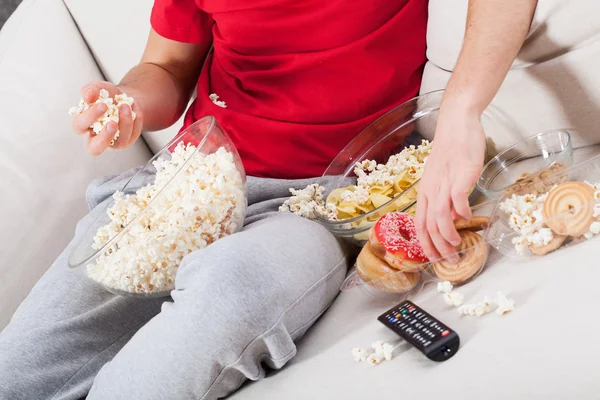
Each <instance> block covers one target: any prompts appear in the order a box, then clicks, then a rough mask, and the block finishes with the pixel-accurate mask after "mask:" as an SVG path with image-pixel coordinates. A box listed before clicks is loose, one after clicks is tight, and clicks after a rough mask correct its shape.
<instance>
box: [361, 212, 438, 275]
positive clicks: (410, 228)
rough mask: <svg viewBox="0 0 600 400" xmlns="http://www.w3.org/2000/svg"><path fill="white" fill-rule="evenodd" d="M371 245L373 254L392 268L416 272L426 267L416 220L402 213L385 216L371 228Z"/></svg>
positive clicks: (425, 258)
mask: <svg viewBox="0 0 600 400" xmlns="http://www.w3.org/2000/svg"><path fill="white" fill-rule="evenodd" d="M369 243H370V245H371V249H372V251H373V253H374V254H375V255H376V256H377V257H379V258H381V259H382V260H385V261H386V262H387V263H388V264H389V265H390V266H391V267H392V268H396V269H398V270H400V271H405V272H407V271H414V270H415V269H420V268H417V267H418V266H422V267H425V265H424V263H426V262H427V257H425V252H424V251H423V247H421V243H419V241H418V239H417V230H416V228H415V219H414V218H413V217H412V216H410V215H408V214H404V213H401V212H391V213H388V214H385V215H384V216H383V217H381V218H380V219H379V221H377V223H376V224H375V225H374V226H373V227H372V228H371V231H370V233H369Z"/></svg>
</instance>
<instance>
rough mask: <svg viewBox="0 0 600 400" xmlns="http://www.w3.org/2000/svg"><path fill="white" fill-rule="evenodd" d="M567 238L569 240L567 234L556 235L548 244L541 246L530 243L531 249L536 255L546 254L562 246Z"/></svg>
mask: <svg viewBox="0 0 600 400" xmlns="http://www.w3.org/2000/svg"><path fill="white" fill-rule="evenodd" d="M565 240H567V236H561V235H554V237H553V238H552V240H551V241H550V242H549V243H548V244H546V245H539V246H534V245H530V246H529V250H531V252H532V253H533V254H535V255H536V256H545V255H546V254H548V253H551V252H553V251H554V250H556V249H558V248H559V247H560V246H562V245H563V243H564V242H565Z"/></svg>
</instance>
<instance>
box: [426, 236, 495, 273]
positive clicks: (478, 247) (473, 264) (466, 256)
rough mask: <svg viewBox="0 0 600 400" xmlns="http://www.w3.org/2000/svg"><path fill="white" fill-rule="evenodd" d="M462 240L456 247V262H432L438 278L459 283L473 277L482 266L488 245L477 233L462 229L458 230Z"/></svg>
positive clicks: (485, 258) (485, 259)
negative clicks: (458, 254)
mask: <svg viewBox="0 0 600 400" xmlns="http://www.w3.org/2000/svg"><path fill="white" fill-rule="evenodd" d="M458 234H459V235H460V237H461V239H462V241H461V243H460V246H459V247H458V248H457V251H458V252H461V253H462V254H461V257H460V260H459V261H458V263H457V264H451V263H450V262H449V261H447V260H440V261H438V262H435V263H432V267H433V270H434V271H435V274H436V275H437V276H438V278H440V279H442V280H444V281H450V282H452V283H461V282H464V281H466V280H467V279H469V278H471V277H473V276H474V275H475V274H476V273H477V272H479V270H480V269H481V268H482V267H483V265H484V264H485V262H486V261H487V257H488V246H487V244H486V243H485V242H484V241H483V238H482V237H481V236H479V235H478V234H477V233H474V232H471V231H468V230H464V231H460V232H458Z"/></svg>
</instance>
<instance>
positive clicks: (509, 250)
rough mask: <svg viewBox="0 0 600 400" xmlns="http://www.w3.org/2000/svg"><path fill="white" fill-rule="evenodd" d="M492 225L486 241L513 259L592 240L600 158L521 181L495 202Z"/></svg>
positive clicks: (598, 227) (599, 228)
mask: <svg viewBox="0 0 600 400" xmlns="http://www.w3.org/2000/svg"><path fill="white" fill-rule="evenodd" d="M545 170H546V168H542V169H541V171H545ZM534 172H536V171H534ZM537 172H539V171H537ZM534 176H536V177H539V176H540V175H539V174H535V175H534ZM491 221H492V222H491V224H490V226H489V228H488V230H487V232H486V241H487V242H488V243H490V244H491V245H492V246H493V247H495V248H496V249H497V250H499V251H500V252H501V253H503V254H504V255H507V256H513V257H520V258H523V257H525V258H528V257H540V256H545V255H547V254H549V253H552V252H554V251H556V250H559V249H561V248H563V247H566V246H569V245H572V244H576V243H580V242H584V241H587V240H590V239H593V238H595V237H596V236H598V235H600V157H595V158H591V159H588V160H586V161H583V162H581V163H579V164H575V165H573V166H571V167H569V168H564V169H559V170H557V171H555V172H553V173H551V174H548V175H544V176H543V177H540V179H525V180H522V181H520V182H519V185H518V188H517V189H516V190H513V191H511V192H510V193H506V194H505V195H504V196H503V197H501V198H500V199H499V200H498V202H497V206H496V209H495V211H494V214H493V216H492V219H491Z"/></svg>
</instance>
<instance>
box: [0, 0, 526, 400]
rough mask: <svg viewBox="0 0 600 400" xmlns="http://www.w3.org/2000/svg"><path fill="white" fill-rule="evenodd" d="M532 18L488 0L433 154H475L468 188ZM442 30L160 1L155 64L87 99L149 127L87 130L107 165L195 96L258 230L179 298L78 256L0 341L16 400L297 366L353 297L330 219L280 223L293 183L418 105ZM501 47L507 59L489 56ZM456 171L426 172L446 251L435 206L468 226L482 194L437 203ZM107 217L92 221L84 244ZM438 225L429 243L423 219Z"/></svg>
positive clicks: (203, 394)
mask: <svg viewBox="0 0 600 400" xmlns="http://www.w3.org/2000/svg"><path fill="white" fill-rule="evenodd" d="M525 5H526V6H525ZM534 8H535V1H533V0H528V1H523V0H519V1H516V0H512V1H506V0H472V9H471V13H470V15H469V29H468V32H467V39H468V40H467V41H466V42H465V49H464V51H463V56H462V57H461V65H460V68H459V69H458V70H457V72H456V77H457V78H456V79H454V80H453V83H451V85H450V87H449V91H448V95H447V96H446V99H445V102H444V110H445V109H448V110H449V111H447V112H445V111H442V113H441V117H440V128H439V130H438V136H436V146H435V147H434V148H437V147H438V146H439V147H441V145H439V144H438V143H443V145H444V146H450V147H453V146H456V145H460V146H464V148H461V151H463V150H464V153H465V154H466V155H470V158H469V159H468V160H467V161H465V162H464V164H462V167H461V168H459V169H458V170H450V171H448V172H450V173H453V174H455V176H461V175H462V174H463V173H464V172H465V171H469V172H472V171H471V169H473V170H474V169H475V167H474V165H475V164H478V163H479V164H481V161H482V160H481V157H482V154H483V152H482V151H481V152H479V150H481V143H480V142H481V141H480V140H479V137H477V136H476V135H478V134H480V132H479V131H480V126H479V125H478V124H479V123H478V121H477V114H478V113H480V111H481V109H482V107H483V108H485V103H486V101H489V98H491V96H493V92H494V90H496V89H497V86H498V85H499V83H500V82H501V81H502V78H503V74H505V73H506V69H507V66H508V65H510V62H511V61H512V58H513V57H514V55H515V54H516V50H515V49H518V48H519V46H520V43H521V42H522V40H523V38H524V32H526V31H527V28H528V25H529V21H530V19H531V14H532V12H533V9H534ZM426 19H427V4H426V2H425V1H424V0H404V1H384V0H373V1H370V2H349V1H333V2H326V3H323V2H315V1H303V2H292V1H281V2H279V4H277V3H274V2H272V1H259V2H254V3H252V4H244V3H241V2H221V1H219V2H218V1H214V0H212V1H211V0H197V1H192V0H169V1H167V0H157V1H156V2H155V6H154V9H153V12H152V27H153V30H152V32H151V33H150V36H149V39H148V44H147V47H146V51H145V53H144V56H143V58H142V61H141V63H140V64H139V65H138V66H136V67H134V68H133V69H132V70H131V71H130V72H129V73H128V74H127V75H126V76H125V77H124V78H123V80H122V81H121V83H120V84H119V85H118V86H115V85H113V84H111V83H107V82H95V83H91V84H90V85H88V86H86V87H84V88H83V90H82V93H83V96H84V99H85V100H86V101H88V102H92V101H94V100H95V99H96V98H97V96H98V93H99V90H100V89H101V88H105V89H107V90H108V91H109V92H110V94H111V95H115V94H118V93H121V92H125V93H127V94H128V95H129V96H132V97H134V98H135V99H136V102H135V103H134V104H133V107H132V111H134V112H136V113H137V118H136V120H135V121H132V119H131V113H130V110H129V109H128V108H127V107H126V106H124V107H122V108H121V110H120V113H121V120H120V123H119V126H116V124H114V123H110V124H109V125H108V126H107V127H106V129H105V130H104V131H102V132H101V133H100V134H99V135H97V136H93V135H91V134H90V131H89V129H88V127H89V126H90V124H91V123H92V122H93V121H94V120H95V119H96V118H98V116H100V115H101V114H102V113H103V112H104V108H103V106H98V107H95V108H92V109H90V110H88V111H87V112H85V113H84V114H82V115H81V116H78V117H75V118H74V120H73V127H74V130H75V131H76V132H78V133H80V134H83V135H86V136H87V138H88V150H89V152H90V153H91V154H94V155H99V154H101V153H102V152H103V151H105V150H107V149H108V148H109V147H110V145H109V143H110V141H111V139H112V137H113V136H114V132H116V130H117V129H119V130H120V132H121V134H120V136H119V139H118V140H117V141H116V143H115V144H114V146H112V147H113V148H117V149H119V148H125V147H127V146H128V145H130V144H131V143H133V142H134V141H135V140H137V139H138V138H139V136H140V134H141V132H142V130H157V129H161V128H164V127H166V126H169V125H171V124H173V123H174V122H175V121H176V120H177V119H178V117H179V116H180V115H181V113H182V112H183V111H184V109H185V106H186V104H187V102H188V100H189V97H190V94H191V92H192V90H193V88H194V86H195V85H196V84H197V85H198V92H197V93H198V97H197V100H196V101H195V103H194V105H192V107H191V108H190V110H189V111H188V112H187V115H186V122H185V125H186V126H187V125H189V124H191V123H192V122H193V121H194V120H196V119H198V118H201V117H203V116H205V115H209V114H212V115H215V116H216V118H217V120H218V121H219V122H220V124H221V125H222V126H223V127H224V128H225V130H226V131H227V132H228V133H229V134H230V136H231V137H232V139H233V140H234V142H235V144H236V146H237V147H238V150H239V152H240V155H241V157H242V159H243V161H244V166H245V168H246V172H247V174H248V175H249V176H250V178H249V180H248V185H249V203H250V206H249V210H248V218H247V221H246V227H245V229H244V231H243V232H241V233H238V234H236V235H232V236H230V237H227V238H224V239H221V240H219V241H217V242H216V243H214V244H213V245H211V246H209V247H208V248H206V249H203V250H200V251H197V252H194V253H192V254H190V255H189V256H188V257H186V258H185V260H184V262H183V263H182V265H181V266H180V270H179V273H178V276H177V280H176V289H175V291H174V292H173V293H172V301H171V300H169V301H166V302H164V301H163V300H138V299H133V298H127V297H119V296H115V295H112V294H110V293H107V292H105V291H104V290H102V289H100V288H97V287H96V286H95V285H93V284H92V283H90V282H89V281H88V280H86V278H85V277H84V276H83V274H82V273H81V272H79V271H74V270H69V269H68V267H67V265H66V264H67V262H66V260H67V258H68V256H69V253H70V251H71V249H72V245H70V246H69V247H68V248H67V249H66V250H65V252H64V253H63V254H62V255H61V256H60V257H59V258H58V259H57V260H56V262H55V263H54V265H53V266H52V267H51V268H50V270H49V271H48V273H47V274H46V275H45V276H44V277H43V278H42V279H41V280H40V282H38V284H37V285H36V287H35V288H34V289H33V290H32V292H31V294H30V296H29V297H28V298H27V299H26V300H25V301H24V303H23V304H22V306H21V307H20V308H19V310H18V311H17V313H16V314H15V316H14V318H13V320H12V321H11V323H10V324H9V326H8V327H7V328H6V329H5V331H3V333H2V335H0V398H2V399H4V398H6V399H50V398H52V399H79V398H82V397H84V396H86V395H87V398H88V399H111V400H112V399H115V400H116V399H214V398H220V397H223V396H225V395H227V394H228V393H231V392H232V391H234V390H235V389H236V388H237V387H239V386H240V385H241V384H242V383H243V382H244V381H245V380H246V379H252V380H257V379H260V378H262V377H263V376H264V374H265V370H264V368H265V366H268V367H270V368H281V367H282V366H283V365H284V364H285V363H286V362H287V361H288V360H290V359H291V358H292V357H293V356H294V354H295V352H296V348H295V345H294V342H295V341H296V340H297V339H298V338H300V337H301V336H302V335H303V334H304V333H305V332H306V331H307V329H308V328H309V327H310V326H311V325H312V324H313V323H314V321H315V320H316V319H317V318H318V317H319V316H320V315H321V314H322V313H323V312H325V310H326V309H327V307H328V306H329V304H330V303H331V302H332V301H333V300H334V298H335V296H336V295H337V293H338V290H339V287H340V284H341V282H342V280H343V278H344V276H345V274H346V268H347V263H348V260H347V253H346V251H345V249H344V248H343V247H342V246H341V245H340V243H339V242H338V241H337V240H336V239H335V238H333V237H332V236H331V235H330V234H329V233H328V232H327V231H325V230H324V229H323V228H321V227H320V226H319V225H317V224H315V223H313V222H310V221H306V220H303V219H301V218H299V217H296V216H293V215H282V214H278V213H276V212H275V211H276V210H277V208H278V206H279V205H280V204H281V201H282V198H284V197H285V196H287V195H288V193H287V190H288V188H289V187H302V186H305V185H306V184H307V183H311V182H312V181H314V179H313V178H314V177H316V176H319V175H320V174H321V173H322V172H323V170H324V169H325V168H326V166H327V165H328V163H329V162H330V161H331V159H332V158H333V157H334V156H335V155H336V154H337V153H338V152H339V151H340V150H341V149H342V148H343V147H344V146H345V145H346V144H347V143H348V142H349V141H350V140H351V139H352V138H353V137H354V136H355V135H356V134H358V133H359V132H360V131H361V130H362V129H363V128H364V127H366V126H367V125H368V124H369V123H370V122H372V121H373V120H375V119H376V118H377V117H379V116H381V115H382V114H383V113H385V112H386V111H388V110H390V109H391V108H393V107H394V106H396V105H398V104H400V103H402V102H404V101H405V100H407V99H409V98H411V97H413V96H414V95H416V94H417V93H418V90H419V85H420V79H421V73H422V69H423V65H424V62H425V26H426ZM482 27H484V28H485V29H482ZM488 41H493V43H492V44H493V46H494V48H495V49H496V52H495V53H494V54H491V55H490V54H486V51H487V49H489V46H490V43H488ZM484 44H485V49H486V50H483V48H484ZM211 45H213V46H214V51H213V52H212V53H211V54H210V55H208V58H207V54H208V53H209V49H210V47H211ZM487 57H490V59H489V61H488V59H487ZM205 59H206V63H204V60H205ZM480 63H481V64H480ZM203 64H204V67H202V66H203ZM474 65H479V66H480V67H481V68H482V71H481V72H479V71H473V69H474ZM484 76H485V77H486V78H487V79H483V77H484ZM212 93H215V94H217V95H218V96H219V97H220V100H222V101H224V102H225V103H226V108H222V107H219V106H217V105H216V104H214V103H213V102H212V101H211V100H210V99H209V95H210V94H212ZM450 111H453V112H450ZM457 111H463V112H458V113H456V112H457ZM463 129H464V130H465V133H464V134H463V133H461V132H457V130H463ZM459 134H460V135H462V136H459V140H457V141H456V143H455V142H453V141H452V140H451V139H452V137H453V135H459ZM469 135H473V136H472V138H473V140H470V139H469V138H470V136H469ZM445 148H447V147H445ZM447 165H448V161H447V157H445V154H444V153H443V152H441V151H439V152H435V153H434V154H432V156H431V158H430V167H428V168H427V171H426V173H425V176H424V178H423V180H424V183H423V186H422V187H423V189H424V190H422V191H421V194H420V195H421V200H422V201H423V202H424V203H426V205H428V206H425V207H424V208H420V210H419V221H421V225H420V227H421V234H422V236H423V240H424V244H425V245H426V248H427V250H428V254H430V255H433V252H434V251H440V252H444V251H445V250H446V248H445V247H444V246H443V243H442V242H441V241H440V240H439V237H438V236H436V230H435V226H439V229H438V231H439V232H442V235H449V236H448V237H447V238H446V237H445V236H444V238H445V239H446V240H448V241H450V242H453V240H454V238H453V237H452V232H451V231H450V230H448V229H446V228H445V225H444V224H445V223H446V222H447V219H448V218H449V217H448V216H446V215H439V214H438V215H434V216H433V217H430V210H434V211H444V212H446V213H447V214H450V213H451V214H453V215H465V214H467V213H466V211H465V209H464V201H466V197H465V196H463V194H462V189H461V190H458V189H454V187H455V186H456V187H458V188H462V187H463V186H467V185H466V183H468V182H466V183H461V184H460V185H459V184H457V183H452V184H449V185H447V184H445V183H444V188H446V189H445V191H444V192H442V193H441V194H442V195H443V196H444V197H445V199H446V201H449V199H450V197H449V196H450V195H451V194H452V195H456V202H454V203H453V204H454V206H452V207H451V206H448V207H447V209H442V208H441V207H439V209H438V207H432V206H431V205H433V204H435V203H434V201H433V200H431V199H432V198H433V197H435V192H436V191H439V187H441V184H440V183H439V181H437V180H436V179H438V174H439V173H440V171H443V170H444V168H446V167H447ZM480 167H481V165H479V168H480ZM128 176H129V175H128V174H127V173H126V174H124V175H122V176H119V177H113V178H110V179H108V180H106V181H103V182H102V183H96V184H94V185H92V186H91V188H90V191H89V192H88V194H89V195H90V197H91V199H92V200H93V202H94V203H95V204H98V203H99V202H101V201H104V200H105V198H106V193H110V192H111V191H112V190H114V189H116V188H118V187H119V186H120V184H122V182H123V180H125V179H127V177H128ZM469 176H471V175H469ZM446 177H447V175H446ZM466 181H469V179H467V180H466ZM453 182H454V181H453ZM455 182H460V181H458V180H456V181H455ZM461 185H462V186H461ZM452 199H453V200H454V197H452ZM420 207H421V206H420ZM101 211H102V210H101V209H100V208H98V207H96V208H95V209H94V210H92V212H91V213H90V215H88V216H87V217H85V218H84V219H83V220H82V221H81V222H80V224H79V226H78V230H77V232H76V237H78V236H79V235H80V234H81V232H83V231H84V230H85V229H86V227H87V226H88V225H89V223H90V221H91V220H92V219H93V218H94V217H95V215H97V213H98V212H101ZM424 216H426V217H424ZM438 217H439V218H440V219H439V221H440V222H439V223H438V224H437V225H435V224H433V223H432V224H431V229H430V233H431V236H430V237H431V241H432V242H428V241H427V240H428V239H427V236H426V235H427V234H428V233H427V232H426V230H425V229H423V227H424V224H423V223H422V221H424V220H426V221H427V222H429V220H430V219H432V220H434V221H437V220H436V219H435V218H438ZM426 226H427V228H430V224H429V223H427V225H426ZM75 240H76V239H75ZM431 243H433V244H435V245H436V246H439V247H437V248H438V250H435V249H434V248H433V247H432V246H431Z"/></svg>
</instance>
